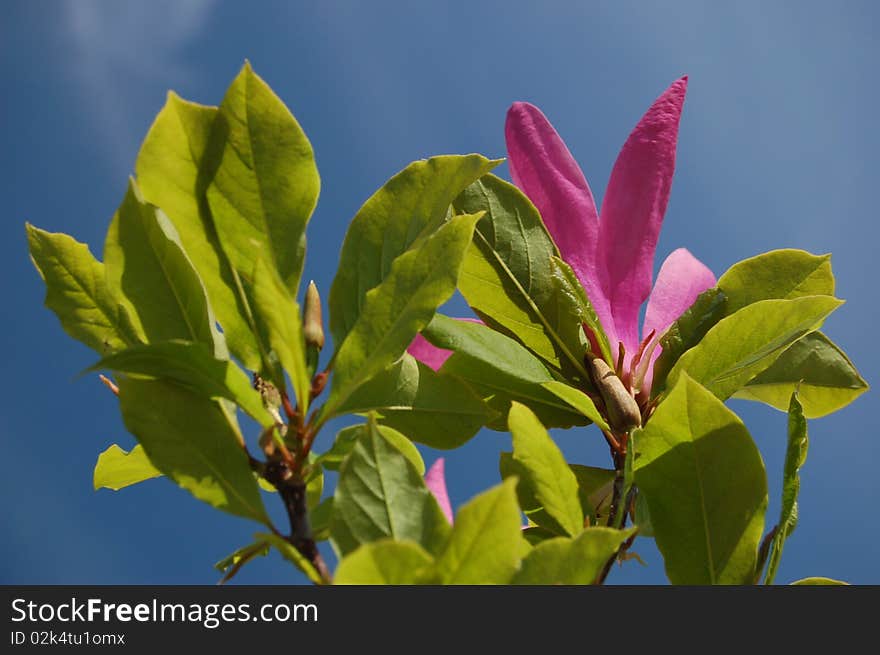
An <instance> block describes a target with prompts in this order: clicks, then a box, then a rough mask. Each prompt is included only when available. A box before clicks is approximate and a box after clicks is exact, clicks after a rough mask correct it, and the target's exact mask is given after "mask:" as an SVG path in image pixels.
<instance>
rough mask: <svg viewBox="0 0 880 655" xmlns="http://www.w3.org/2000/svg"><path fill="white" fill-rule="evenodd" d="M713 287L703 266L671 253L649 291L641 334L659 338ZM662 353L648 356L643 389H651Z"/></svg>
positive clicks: (680, 252)
mask: <svg viewBox="0 0 880 655" xmlns="http://www.w3.org/2000/svg"><path fill="white" fill-rule="evenodd" d="M714 286H715V275H713V273H712V271H710V270H709V269H708V268H707V267H706V265H705V264H703V262H701V261H700V260H699V259H697V258H696V257H694V256H693V255H692V254H691V253H690V252H689V251H688V250H687V249H685V248H679V249H678V250H673V251H672V253H670V255H669V257H667V258H666V261H664V262H663V266H661V267H660V272H659V273H658V274H657V283H656V284H655V285H654V289H653V291H651V297H650V298H649V299H648V307H647V309H646V310H645V325H644V327H643V328H642V334H643V335H645V336H647V335H648V334H650V333H651V330H656V331H657V337H660V335H662V334H663V333H664V332H665V331H666V329H667V328H668V327H669V326H670V325H672V322H673V321H675V319H677V318H678V317H679V316H681V315H682V314H683V313H684V312H685V310H686V309H687V308H688V307H690V306H691V305H693V304H694V301H695V300H696V299H697V296H699V295H700V294H701V293H703V292H704V291H705V290H706V289H711V288H712V287H714ZM662 350H663V349H662V348H660V347H659V346H658V347H657V349H656V350H655V351H654V353H653V355H652V356H651V362H650V365H649V366H648V372H647V374H646V375H645V385H644V387H645V388H646V389H650V388H651V378H652V377H653V371H654V361H655V360H656V359H657V357H658V356H659V355H660V352H661V351H662Z"/></svg>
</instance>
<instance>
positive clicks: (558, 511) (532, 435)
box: [508, 403, 584, 536]
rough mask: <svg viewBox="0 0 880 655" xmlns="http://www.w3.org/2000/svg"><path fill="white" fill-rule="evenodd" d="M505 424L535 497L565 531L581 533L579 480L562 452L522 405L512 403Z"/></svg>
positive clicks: (581, 511)
mask: <svg viewBox="0 0 880 655" xmlns="http://www.w3.org/2000/svg"><path fill="white" fill-rule="evenodd" d="M508 425H509V426H510V434H511V436H512V438H513V459H514V460H515V461H516V462H517V464H519V465H520V467H521V470H522V472H523V475H524V477H525V478H526V479H527V480H528V483H529V484H530V486H531V487H532V488H534V490H535V498H536V500H537V501H538V503H540V505H541V507H542V508H543V509H544V512H546V514H548V515H549V516H550V517H551V518H552V519H553V520H554V521H555V522H556V524H557V525H558V526H559V528H561V530H562V531H563V533H564V534H567V535H569V536H575V535H578V534H580V533H581V531H582V530H583V529H584V512H583V509H582V508H581V503H580V499H579V496H578V483H577V479H576V478H575V476H574V473H572V472H571V469H569V468H568V464H567V463H566V461H565V457H564V456H563V454H562V452H561V451H560V450H559V448H558V447H557V445H556V444H555V443H554V442H553V439H551V438H550V435H549V434H548V433H547V430H546V429H545V428H544V426H543V425H541V423H540V421H539V420H538V418H537V417H536V416H535V415H534V413H533V412H531V411H530V410H529V409H528V408H527V407H525V406H524V405H520V404H519V403H513V406H512V407H511V408H510V415H509V416H508Z"/></svg>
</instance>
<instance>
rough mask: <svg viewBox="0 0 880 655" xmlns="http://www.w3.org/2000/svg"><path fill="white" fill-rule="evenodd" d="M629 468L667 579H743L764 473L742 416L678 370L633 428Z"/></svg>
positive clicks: (752, 550) (758, 527)
mask: <svg viewBox="0 0 880 655" xmlns="http://www.w3.org/2000/svg"><path fill="white" fill-rule="evenodd" d="M632 440H633V442H634V447H635V449H636V450H635V460H634V463H633V471H634V474H635V483H636V484H637V485H638V487H639V490H640V493H643V494H644V495H645V499H646V500H647V503H648V508H649V510H650V512H651V522H652V525H653V528H654V536H655V538H656V541H657V547H658V548H659V549H660V552H661V553H662V555H663V559H664V561H665V564H666V574H667V576H668V577H669V579H670V581H671V582H672V583H673V584H751V582H752V580H753V578H754V570H755V564H756V561H757V552H758V543H759V542H760V540H761V533H762V531H763V527H764V512H765V511H766V509H767V478H766V475H765V473H764V464H763V462H762V460H761V455H760V453H759V452H758V449H757V447H756V446H755V444H754V442H753V441H752V438H751V436H749V433H748V430H746V427H745V426H744V425H743V423H742V421H740V420H739V418H738V417H737V416H736V414H734V413H733V412H731V411H730V410H729V409H728V408H727V407H725V406H724V403H722V402H721V401H720V400H718V399H717V398H716V397H715V396H713V395H712V394H711V393H710V392H709V391H708V390H707V389H705V388H704V387H702V386H700V385H699V384H697V383H696V382H695V381H694V380H693V379H691V378H690V377H689V376H688V375H687V374H682V375H681V376H680V377H679V379H678V382H677V383H676V384H675V386H674V387H672V390H671V391H670V392H669V395H668V397H667V398H666V399H665V400H664V401H663V402H662V403H660V405H659V406H658V407H657V410H656V411H655V412H654V414H653V415H652V416H651V418H650V420H649V421H648V423H647V425H646V426H645V427H644V428H642V429H640V430H636V431H634V432H633V435H632Z"/></svg>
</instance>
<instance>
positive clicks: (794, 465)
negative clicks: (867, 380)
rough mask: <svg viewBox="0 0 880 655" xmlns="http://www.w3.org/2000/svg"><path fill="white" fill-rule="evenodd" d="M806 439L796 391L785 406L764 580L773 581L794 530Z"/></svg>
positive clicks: (805, 454) (802, 415)
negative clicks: (778, 504)
mask: <svg viewBox="0 0 880 655" xmlns="http://www.w3.org/2000/svg"><path fill="white" fill-rule="evenodd" d="M809 446H810V439H809V437H808V436H807V419H805V418H804V409H803V407H802V406H801V404H800V402H799V401H798V393H797V391H795V392H794V393H792V394H791V401H790V405H789V408H788V448H787V449H786V451H785V467H784V469H783V472H782V509H781V511H780V514H779V524H778V525H777V529H776V534H775V535H774V537H773V542H772V543H771V545H770V559H769V561H768V563H767V576H766V578H765V579H764V584H773V580H774V579H775V578H776V571H777V570H778V569H779V560H780V558H781V557H782V549H783V547H784V546H785V540H786V539H788V537H789V536H790V535H791V533H792V532H794V529H795V528H796V527H797V521H798V504H797V499H798V493H799V492H800V488H801V479H800V476H799V472H800V469H801V467H802V466H803V465H804V462H805V461H806V460H807V449H808V448H809Z"/></svg>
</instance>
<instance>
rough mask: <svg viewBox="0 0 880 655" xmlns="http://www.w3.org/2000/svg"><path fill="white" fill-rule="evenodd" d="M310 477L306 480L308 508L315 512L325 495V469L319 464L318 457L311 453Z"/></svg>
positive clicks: (309, 458)
mask: <svg viewBox="0 0 880 655" xmlns="http://www.w3.org/2000/svg"><path fill="white" fill-rule="evenodd" d="M308 463H309V468H308V477H307V478H306V507H307V508H308V509H309V511H311V510H313V509H314V508H315V507H317V506H318V504H319V503H320V502H321V496H322V495H323V494H324V469H323V467H322V466H321V465H320V464H319V463H318V456H317V455H316V454H315V453H314V452H312V451H309V456H308Z"/></svg>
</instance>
